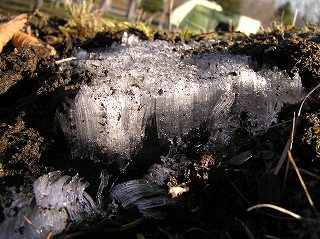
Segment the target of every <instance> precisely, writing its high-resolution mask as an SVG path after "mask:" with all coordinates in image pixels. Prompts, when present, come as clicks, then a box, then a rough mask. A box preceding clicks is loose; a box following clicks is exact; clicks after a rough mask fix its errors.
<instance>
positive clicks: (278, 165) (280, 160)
mask: <svg viewBox="0 0 320 239" xmlns="http://www.w3.org/2000/svg"><path fill="white" fill-rule="evenodd" d="M319 87H320V83H319V84H318V85H316V86H315V87H314V88H313V89H312V90H311V91H310V92H309V93H308V94H307V95H306V96H305V97H304V99H303V100H302V102H301V105H300V108H299V111H298V114H297V117H296V118H295V122H294V124H293V127H292V131H291V135H290V138H289V139H288V141H287V144H286V146H285V147H284V149H283V151H282V154H281V157H280V159H279V161H278V164H277V166H276V168H275V169H274V174H275V175H278V174H279V171H280V169H281V167H282V165H283V163H284V162H285V160H286V155H287V152H288V150H289V149H290V145H291V149H292V141H293V137H294V135H295V129H296V127H297V124H298V122H299V117H300V115H301V111H302V107H303V105H304V103H305V102H306V100H307V99H308V98H309V97H310V95H312V93H313V92H315V90H317V89H318V88H319Z"/></svg>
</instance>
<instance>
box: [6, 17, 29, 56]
mask: <svg viewBox="0 0 320 239" xmlns="http://www.w3.org/2000/svg"><path fill="white" fill-rule="evenodd" d="M29 17H30V15H29V14H27V13H23V14H20V15H18V16H16V17H15V18H13V19H12V20H10V21H8V22H6V23H3V24H1V25H0V53H1V52H2V49H3V47H4V46H5V45H6V44H7V43H8V41H10V39H11V38H12V37H13V35H14V34H15V33H16V32H18V31H20V29H21V28H22V27H23V26H24V24H26V23H27V21H28V20H29Z"/></svg>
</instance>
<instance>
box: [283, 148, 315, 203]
mask: <svg viewBox="0 0 320 239" xmlns="http://www.w3.org/2000/svg"><path fill="white" fill-rule="evenodd" d="M288 158H289V161H290V163H291V164H292V165H293V167H294V170H295V171H296V173H297V175H298V178H299V181H300V183H301V185H302V187H303V190H304V192H305V193H306V195H307V198H308V201H309V203H310V205H311V206H312V207H314V204H313V201H312V198H311V196H310V194H309V192H308V189H307V187H306V184H305V183H304V181H303V179H302V177H301V174H300V171H299V169H298V167H297V165H296V163H295V161H294V159H293V157H292V155H291V151H290V150H289V151H288Z"/></svg>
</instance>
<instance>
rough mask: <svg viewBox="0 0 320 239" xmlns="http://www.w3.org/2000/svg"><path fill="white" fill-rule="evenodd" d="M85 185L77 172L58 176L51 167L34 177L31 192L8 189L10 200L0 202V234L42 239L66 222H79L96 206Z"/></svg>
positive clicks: (65, 224) (13, 238)
mask: <svg viewBox="0 0 320 239" xmlns="http://www.w3.org/2000/svg"><path fill="white" fill-rule="evenodd" d="M86 186H87V183H83V182H82V181H81V180H80V178H79V177H78V176H77V175H76V176H74V177H70V176H61V173H60V172H59V171H55V172H51V173H48V174H45V175H43V176H41V177H40V178H38V179H37V180H36V181H35V182H34V184H33V193H32V192H29V191H28V189H26V188H23V187H21V188H20V190H19V191H20V192H19V193H17V192H15V190H14V189H12V190H11V191H12V193H11V199H10V200H11V203H10V204H9V206H8V205H5V204H3V205H2V206H3V208H4V214H5V219H4V221H3V222H2V223H0V238H5V239H19V238H24V239H29V238H30V239H34V238H39V239H40V238H41V239H42V238H46V236H47V234H48V233H49V232H50V231H51V232H52V233H53V235H54V234H57V233H60V232H62V231H63V230H64V229H65V228H66V226H67V225H68V223H70V222H71V223H80V222H81V221H82V220H84V219H85V218H86V217H88V216H89V215H91V214H93V213H94V212H95V210H96V208H95V205H94V203H93V202H92V199H91V197H90V196H89V195H88V194H87V193H86V192H85V191H84V189H85V188H86ZM2 197H3V196H2ZM13 211H15V213H14V214H13V213H12V212H13Z"/></svg>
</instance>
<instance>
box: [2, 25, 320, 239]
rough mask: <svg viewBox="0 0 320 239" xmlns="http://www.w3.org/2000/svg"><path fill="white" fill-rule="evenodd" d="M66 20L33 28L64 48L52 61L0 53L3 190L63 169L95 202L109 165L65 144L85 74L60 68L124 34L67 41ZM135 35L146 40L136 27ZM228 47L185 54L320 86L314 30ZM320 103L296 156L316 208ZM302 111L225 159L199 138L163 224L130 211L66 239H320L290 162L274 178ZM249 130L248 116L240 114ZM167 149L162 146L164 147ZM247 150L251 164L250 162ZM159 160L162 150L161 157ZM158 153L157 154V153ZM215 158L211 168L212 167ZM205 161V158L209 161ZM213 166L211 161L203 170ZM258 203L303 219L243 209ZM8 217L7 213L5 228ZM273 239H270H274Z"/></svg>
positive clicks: (173, 38) (238, 145) (319, 49)
mask: <svg viewBox="0 0 320 239" xmlns="http://www.w3.org/2000/svg"><path fill="white" fill-rule="evenodd" d="M60 24H64V22H63V21H62V20H59V19H51V20H49V22H48V25H41V24H39V25H35V26H33V30H34V31H36V32H38V34H39V36H40V38H42V39H43V40H44V41H47V42H48V43H50V44H52V45H53V46H55V47H56V49H57V50H58V55H57V56H54V57H53V56H50V55H49V52H47V50H46V49H44V48H39V47H31V48H29V47H25V48H21V49H13V47H12V46H10V45H9V46H7V47H6V48H5V49H4V51H3V52H2V53H1V56H0V178H1V179H0V181H1V184H0V190H1V191H3V190H4V188H5V187H6V186H12V185H19V184H21V183H23V180H24V178H25V176H26V175H28V176H30V177H31V178H37V177H39V176H40V175H42V174H44V173H47V172H50V171H53V170H61V171H62V172H63V173H66V174H69V175H74V174H75V173H79V175H80V177H83V178H84V179H85V180H86V181H88V182H89V183H90V187H89V188H88V192H89V194H90V193H91V194H92V195H95V193H96V191H97V187H98V185H99V182H100V181H99V174H100V171H101V169H103V168H106V166H105V165H103V164H102V163H93V162H92V161H90V160H82V161H79V160H75V159H71V158H70V155H69V151H68V147H67V144H66V140H65V138H64V136H63V134H62V132H61V130H60V129H59V127H58V126H57V122H56V119H55V116H56V111H57V108H59V107H61V104H62V103H64V99H65V97H66V96H72V95H75V94H76V93H77V91H78V90H79V85H80V83H81V80H82V79H81V76H75V75H73V74H71V72H69V71H68V70H65V71H63V72H61V71H59V65H58V64H56V63H55V61H56V60H58V59H61V58H66V57H69V56H71V53H72V51H73V49H76V48H77V47H82V48H84V49H95V48H99V47H105V46H107V47H108V46H110V45H111V44H113V43H114V42H120V41H121V37H122V32H118V33H109V32H104V33H99V34H97V35H96V37H95V38H93V39H87V40H86V41H83V40H81V41H80V40H78V39H77V38H66V37H64V36H63V35H62V34H61V32H59V29H58V26H59V25H60ZM129 31H130V32H133V33H136V34H140V38H142V39H145V40H146V39H147V37H145V35H144V34H143V33H142V32H140V31H137V30H135V29H130V30H129ZM217 38H222V37H221V36H218V35H212V36H210V35H202V36H197V37H194V38H193V39H188V40H185V41H192V40H196V41H199V40H210V39H213V40H216V39H217ZM224 38H229V39H222V40H221V41H219V42H217V41H212V43H210V44H211V47H210V49H209V48H205V47H203V48H197V49H193V50H190V51H189V52H186V54H197V53H198V52H203V51H229V52H231V53H234V54H244V55H249V56H251V57H252V58H253V59H255V62H256V67H257V70H259V69H261V67H262V65H267V66H268V67H270V68H272V67H275V66H276V67H278V68H280V69H283V70H286V71H287V72H288V73H289V74H293V73H295V72H298V73H299V74H300V76H301V78H302V84H303V85H304V87H305V88H306V89H307V91H310V90H311V89H312V88H313V87H315V86H316V85H317V84H319V83H320V81H319V77H320V67H319V66H320V45H319V42H320V33H319V29H318V28H317V27H316V26H309V27H308V28H306V29H300V30H296V29H293V30H290V31H274V32H270V33H265V34H258V35H252V36H250V37H244V36H242V35H233V36H232V39H233V40H230V39H231V37H224ZM154 39H165V40H168V41H170V42H173V43H174V42H177V41H182V40H183V37H181V36H178V35H173V34H170V33H163V32H157V33H155V34H154ZM319 107H320V97H319V91H315V92H314V93H313V94H312V95H311V96H310V97H309V98H308V100H307V101H306V103H305V106H304V107H303V110H302V116H301V119H300V121H299V122H298V128H297V133H296V135H295V140H294V144H293V157H294V158H295V159H296V161H297V164H298V166H299V167H300V168H301V174H302V177H303V178H304V180H305V183H306V186H307V188H308V189H309V192H310V194H311V197H312V199H313V201H314V202H315V208H318V207H319V203H318V202H319V199H320V193H319V190H318V188H319V186H320V176H319V170H320V163H319V162H320V161H319V160H320V118H319V117H320V116H319ZM298 109H299V105H293V106H292V105H291V106H286V107H284V108H283V110H282V111H281V113H280V114H279V122H280V123H279V124H277V125H274V126H272V127H270V128H269V129H268V130H266V131H263V132H260V133H259V134H256V135H250V134H249V133H248V132H246V131H245V130H242V129H241V128H240V129H239V130H238V131H237V132H236V134H235V136H234V140H233V142H234V143H232V145H229V146H227V148H228V150H227V152H229V153H228V154H227V155H206V154H204V153H198V152H197V151H196V145H197V144H199V143H201V142H202V141H205V140H206V138H205V135H206V134H205V132H204V133H203V132H202V133H199V137H198V138H196V139H193V140H194V141H191V142H190V143H189V146H188V148H187V150H186V152H185V154H186V155H187V156H188V158H190V159H191V160H192V162H193V164H192V166H190V168H189V172H190V173H189V174H188V175H187V177H188V178H187V179H186V178H182V179H178V180H181V182H187V183H188V187H189V189H190V191H189V192H188V193H185V194H183V195H182V198H181V201H180V205H179V207H175V208H173V209H172V208H169V209H167V212H166V214H167V216H166V217H165V219H163V220H151V219H144V220H139V218H141V216H140V215H139V213H138V212H137V211H136V210H135V209H132V210H131V209H130V210H125V211H124V212H123V213H122V214H121V215H118V217H117V218H116V219H114V220H101V221H98V222H95V223H94V225H88V226H87V227H83V228H82V229H81V230H80V229H79V228H74V229H71V230H70V232H67V234H70V235H69V236H70V237H68V238H88V236H89V235H99V234H100V235H104V236H105V237H106V238H107V237H109V236H112V238H125V237H126V238H248V237H249V238H253V237H251V236H254V237H256V238H268V236H274V237H275V238H277V237H279V238H312V237H314V238H316V237H319V235H320V227H319V225H320V223H319V222H320V221H319V218H320V216H319V214H318V213H317V211H316V210H314V208H312V207H311V206H310V205H309V204H308V200H307V197H306V196H305V194H304V191H303V189H302V187H301V185H300V183H299V181H298V178H297V175H296V173H295V171H294V170H293V169H292V167H289V170H288V174H287V177H286V180H285V186H284V175H285V165H284V166H283V169H282V170H281V171H280V173H279V174H278V175H274V174H273V170H274V168H275V167H276V165H277V163H278V161H279V159H280V157H281V154H282V152H283V150H284V148H285V145H286V143H287V140H288V138H289V137H290V133H291V128H292V118H293V112H296V113H297V111H298ZM241 117H242V122H243V124H246V115H242V116H241ZM164 150H165V149H164ZM248 151H250V152H251V155H252V157H251V158H249V159H247V158H246V153H247V152H248ZM144 153H146V154H154V153H155V152H154V150H153V149H150V152H144ZM155 154H157V152H156V153H155ZM156 156H159V155H156ZM208 158H209V161H208ZM206 160H207V161H206ZM206 162H207V163H206ZM139 173H141V172H140V171H139V168H134V169H132V170H130V171H128V174H127V175H124V176H122V177H123V178H132V177H133V175H135V176H136V175H139ZM258 203H271V204H275V205H279V206H282V207H284V208H286V209H288V210H291V211H293V212H296V213H298V214H300V215H301V216H303V217H304V218H305V219H304V220H293V219H292V218H290V217H289V216H288V215H286V214H280V213H278V212H277V211H274V210H266V209H261V210H253V211H250V212H247V211H246V209H247V208H249V207H250V206H252V205H256V204H258ZM1 220H3V216H2V213H0V221H1ZM57 238H64V235H59V236H57ZM269 238H270V237H269Z"/></svg>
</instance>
